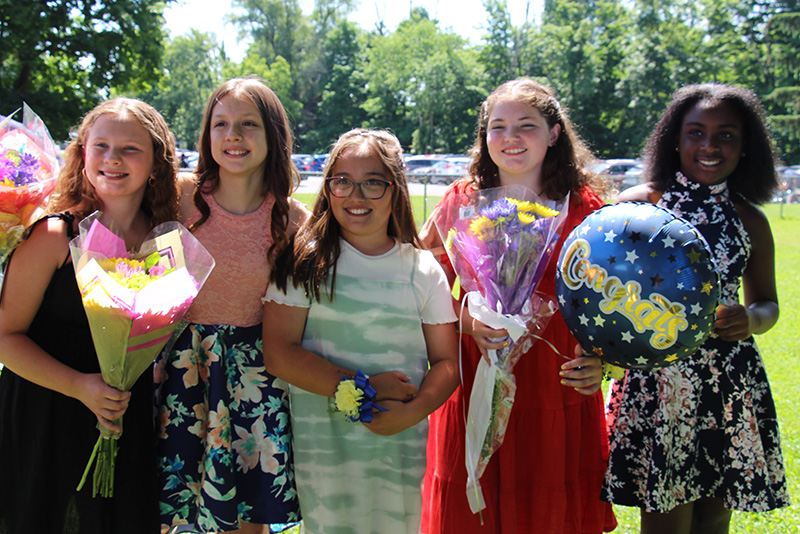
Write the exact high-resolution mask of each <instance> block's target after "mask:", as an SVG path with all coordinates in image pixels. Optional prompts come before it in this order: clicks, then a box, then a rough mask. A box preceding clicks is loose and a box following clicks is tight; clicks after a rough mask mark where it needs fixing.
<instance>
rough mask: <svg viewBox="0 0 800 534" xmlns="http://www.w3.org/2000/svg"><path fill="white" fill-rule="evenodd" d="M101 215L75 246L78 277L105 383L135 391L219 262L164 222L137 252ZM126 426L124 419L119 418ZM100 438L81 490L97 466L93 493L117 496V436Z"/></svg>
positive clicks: (87, 222) (106, 433) (84, 225)
mask: <svg viewBox="0 0 800 534" xmlns="http://www.w3.org/2000/svg"><path fill="white" fill-rule="evenodd" d="M102 218H103V217H102V212H95V213H93V214H92V215H90V216H89V217H87V218H86V219H84V220H83V221H81V223H80V225H79V226H80V235H79V236H78V237H76V238H75V239H73V240H72V241H71V242H70V251H71V254H72V262H73V264H74V266H75V277H76V278H77V281H78V288H79V289H80V292H81V299H82V300H83V307H84V309H85V310H86V316H87V317H88V319H89V327H90V329H91V332H92V341H93V342H94V346H95V350H96V351H97V359H98V361H99V363H100V370H101V372H102V374H103V380H104V381H105V383H106V384H108V385H109V386H111V387H114V388H116V389H118V390H120V391H127V390H129V389H130V388H131V387H132V386H133V384H134V383H135V382H136V380H137V379H138V378H139V377H140V376H141V375H142V373H144V371H145V370H147V368H148V367H149V366H150V364H151V363H152V362H153V360H154V359H155V358H156V356H157V355H158V353H159V352H160V351H161V349H162V348H163V347H164V346H165V344H166V343H167V341H168V340H169V339H170V337H171V335H172V333H173V332H174V331H175V329H176V328H177V327H178V323H179V321H180V320H181V319H182V318H183V316H184V315H185V314H186V312H187V310H188V309H189V306H190V305H191V303H192V301H193V300H194V298H195V297H196V296H197V293H198V292H199V291H200V288H201V287H202V286H203V284H204V283H205V281H206V279H207V278H208V275H209V274H210V273H211V270H212V269H213V268H214V259H213V258H212V257H211V255H210V254H209V253H208V251H207V250H206V249H205V248H204V247H203V245H201V244H200V242H199V241H198V240H197V239H196V238H195V237H194V236H193V235H192V234H191V233H190V232H189V231H188V230H187V229H186V228H184V227H183V226H182V225H181V224H180V223H178V222H176V221H172V222H167V223H164V224H160V225H159V226H157V227H156V228H154V229H153V230H152V231H151V232H150V234H149V235H148V236H147V238H146V239H145V241H144V243H143V244H142V246H141V248H140V249H139V251H138V252H136V253H135V254H129V253H128V252H127V250H126V248H125V241H124V240H123V239H122V238H121V237H120V236H119V235H118V234H117V233H115V232H114V231H113V229H110V228H108V227H106V226H105V225H104V224H103V223H102V222H101V220H102ZM115 423H117V424H118V425H119V426H120V428H122V420H121V419H119V420H117V421H115ZM98 429H99V430H100V436H99V437H98V439H97V443H96V444H95V447H94V450H93V451H92V455H91V457H90V459H89V462H88V464H87V466H86V470H85V472H84V475H83V478H82V480H81V481H80V484H79V486H78V489H81V487H83V484H84V483H85V481H86V477H87V475H88V472H89V469H90V468H91V466H92V464H93V463H95V462H96V463H95V468H94V479H93V496H96V495H97V494H100V495H101V496H102V497H111V496H113V494H114V462H115V457H116V452H117V439H118V438H119V436H120V435H121V434H122V432H119V433H117V434H115V433H113V432H111V431H110V430H108V429H107V428H105V427H103V426H101V425H99V424H98Z"/></svg>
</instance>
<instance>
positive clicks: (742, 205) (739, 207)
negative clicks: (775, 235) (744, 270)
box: [734, 200, 772, 245]
mask: <svg viewBox="0 0 800 534" xmlns="http://www.w3.org/2000/svg"><path fill="white" fill-rule="evenodd" d="M734 206H735V207H736V213H737V214H738V215H739V218H740V219H741V220H742V224H743V225H744V228H745V230H747V233H748V235H749V236H750V241H751V242H752V243H753V244H754V245H755V244H757V243H760V242H763V240H765V239H769V241H770V242H771V241H772V230H770V227H769V219H767V215H766V214H765V213H764V212H763V211H762V210H761V208H759V207H758V206H756V205H754V204H751V203H750V202H747V201H743V200H739V201H735V202H734Z"/></svg>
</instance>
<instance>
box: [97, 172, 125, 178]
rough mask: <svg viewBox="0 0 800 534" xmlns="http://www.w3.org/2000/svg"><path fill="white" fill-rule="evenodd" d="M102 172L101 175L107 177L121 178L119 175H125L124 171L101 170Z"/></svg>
mask: <svg viewBox="0 0 800 534" xmlns="http://www.w3.org/2000/svg"><path fill="white" fill-rule="evenodd" d="M102 173H103V176H107V177H109V178H121V177H123V176H125V173H124V172H108V171H102Z"/></svg>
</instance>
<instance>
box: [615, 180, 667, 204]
mask: <svg viewBox="0 0 800 534" xmlns="http://www.w3.org/2000/svg"><path fill="white" fill-rule="evenodd" d="M660 198H661V191H658V190H657V189H655V188H654V187H653V184H652V183H645V184H639V185H635V186H633V187H629V188H628V189H625V190H624V191H622V192H621V193H620V194H619V195H617V198H616V199H615V201H614V202H615V203H616V202H650V203H652V204H655V203H656V202H658V200H659V199H660Z"/></svg>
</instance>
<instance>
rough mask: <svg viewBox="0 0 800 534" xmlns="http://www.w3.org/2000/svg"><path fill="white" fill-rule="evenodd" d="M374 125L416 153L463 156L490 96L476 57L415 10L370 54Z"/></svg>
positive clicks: (461, 41)
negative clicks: (483, 84)
mask: <svg viewBox="0 0 800 534" xmlns="http://www.w3.org/2000/svg"><path fill="white" fill-rule="evenodd" d="M365 74H366V75H367V78H368V81H369V93H368V94H369V98H368V99H367V101H366V102H365V104H364V108H365V109H366V111H367V113H368V114H369V120H370V124H372V125H374V126H378V127H384V128H389V129H391V130H392V131H393V132H394V133H395V134H396V135H397V136H398V138H399V139H400V142H401V143H402V144H403V145H404V146H406V147H411V148H412V149H413V151H414V152H462V151H464V150H466V149H467V148H468V147H469V146H470V145H471V143H472V136H473V135H474V131H475V122H476V117H477V112H478V108H479V106H480V103H481V101H482V99H483V98H484V97H485V96H486V93H485V90H483V89H482V87H481V86H480V80H481V77H482V70H481V68H480V66H479V64H478V61H477V56H476V52H475V51H474V50H473V49H470V48H468V47H467V46H466V43H465V41H464V39H462V38H461V37H459V36H458V35H455V34H453V33H446V32H442V31H441V30H439V28H438V23H437V22H436V21H434V20H431V19H430V17H429V16H428V13H427V11H425V10H424V9H421V8H415V9H413V10H412V12H411V16H410V17H409V18H408V19H407V20H404V21H402V22H401V23H400V24H399V26H398V28H397V30H396V31H395V32H393V33H392V34H390V35H386V36H380V35H376V36H374V38H373V39H372V41H371V43H370V47H369V48H368V51H367V63H366V66H365Z"/></svg>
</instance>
